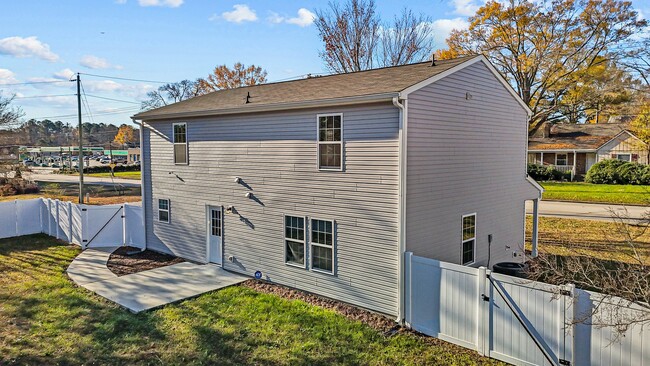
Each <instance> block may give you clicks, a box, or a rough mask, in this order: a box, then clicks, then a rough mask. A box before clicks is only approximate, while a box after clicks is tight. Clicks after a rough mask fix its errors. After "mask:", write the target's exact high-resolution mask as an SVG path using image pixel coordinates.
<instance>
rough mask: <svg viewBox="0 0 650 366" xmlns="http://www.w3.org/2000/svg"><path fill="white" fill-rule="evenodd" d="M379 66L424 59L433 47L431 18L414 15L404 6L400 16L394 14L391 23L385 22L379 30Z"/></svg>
mask: <svg viewBox="0 0 650 366" xmlns="http://www.w3.org/2000/svg"><path fill="white" fill-rule="evenodd" d="M379 39H380V44H381V51H382V52H381V55H380V56H381V59H380V60H379V64H380V65H381V66H397V65H404V64H408V63H412V62H418V61H424V60H426V59H428V58H429V57H430V56H431V50H432V49H433V27H432V23H431V19H430V18H428V17H425V16H424V15H422V14H420V15H415V14H413V12H412V11H411V10H408V9H406V8H404V9H403V10H402V14H401V16H395V19H394V20H393V24H385V25H384V26H383V27H382V28H381V29H380V32H379Z"/></svg>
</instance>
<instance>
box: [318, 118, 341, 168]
mask: <svg viewBox="0 0 650 366" xmlns="http://www.w3.org/2000/svg"><path fill="white" fill-rule="evenodd" d="M318 169H320V170H343V115H342V114H327V115H318Z"/></svg>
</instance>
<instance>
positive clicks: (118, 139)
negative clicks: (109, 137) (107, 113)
mask: <svg viewBox="0 0 650 366" xmlns="http://www.w3.org/2000/svg"><path fill="white" fill-rule="evenodd" d="M136 141H137V140H136V137H135V129H134V128H133V126H129V125H126V124H123V125H121V126H120V128H119V129H118V130H117V134H116V135H115V138H114V139H113V142H114V143H116V144H119V145H122V146H124V145H130V144H133V143H134V142H136Z"/></svg>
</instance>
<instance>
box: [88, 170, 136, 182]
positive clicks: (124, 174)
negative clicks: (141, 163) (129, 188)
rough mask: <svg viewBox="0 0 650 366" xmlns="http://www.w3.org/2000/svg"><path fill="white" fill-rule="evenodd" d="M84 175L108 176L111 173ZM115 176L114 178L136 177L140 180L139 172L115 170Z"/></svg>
mask: <svg viewBox="0 0 650 366" xmlns="http://www.w3.org/2000/svg"><path fill="white" fill-rule="evenodd" d="M86 175H88V176H90V177H106V178H108V177H110V176H111V173H108V172H107V173H87V174H86ZM115 177H116V178H122V179H137V180H140V172H138V171H136V172H115Z"/></svg>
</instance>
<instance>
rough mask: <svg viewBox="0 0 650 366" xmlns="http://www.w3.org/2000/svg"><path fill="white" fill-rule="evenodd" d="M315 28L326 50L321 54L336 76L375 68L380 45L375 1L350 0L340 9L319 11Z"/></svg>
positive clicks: (330, 6)
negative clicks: (376, 53)
mask: <svg viewBox="0 0 650 366" xmlns="http://www.w3.org/2000/svg"><path fill="white" fill-rule="evenodd" d="M315 23H316V28H317V29H318V32H319V34H320V37H321V39H322V40H323V43H324V46H325V49H324V50H323V51H321V52H320V56H321V58H322V59H323V60H324V61H325V64H326V65H327V67H328V68H329V69H330V70H332V71H334V72H336V73H347V72H354V71H360V70H367V69H370V68H372V65H373V61H374V56H375V55H374V53H375V50H376V48H377V44H378V42H379V24H380V23H379V16H378V14H377V13H376V6H375V2H374V1H373V0H350V1H348V2H346V3H345V5H343V7H341V6H340V5H339V4H338V3H335V2H330V3H329V9H327V10H317V11H316V20H315Z"/></svg>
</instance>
